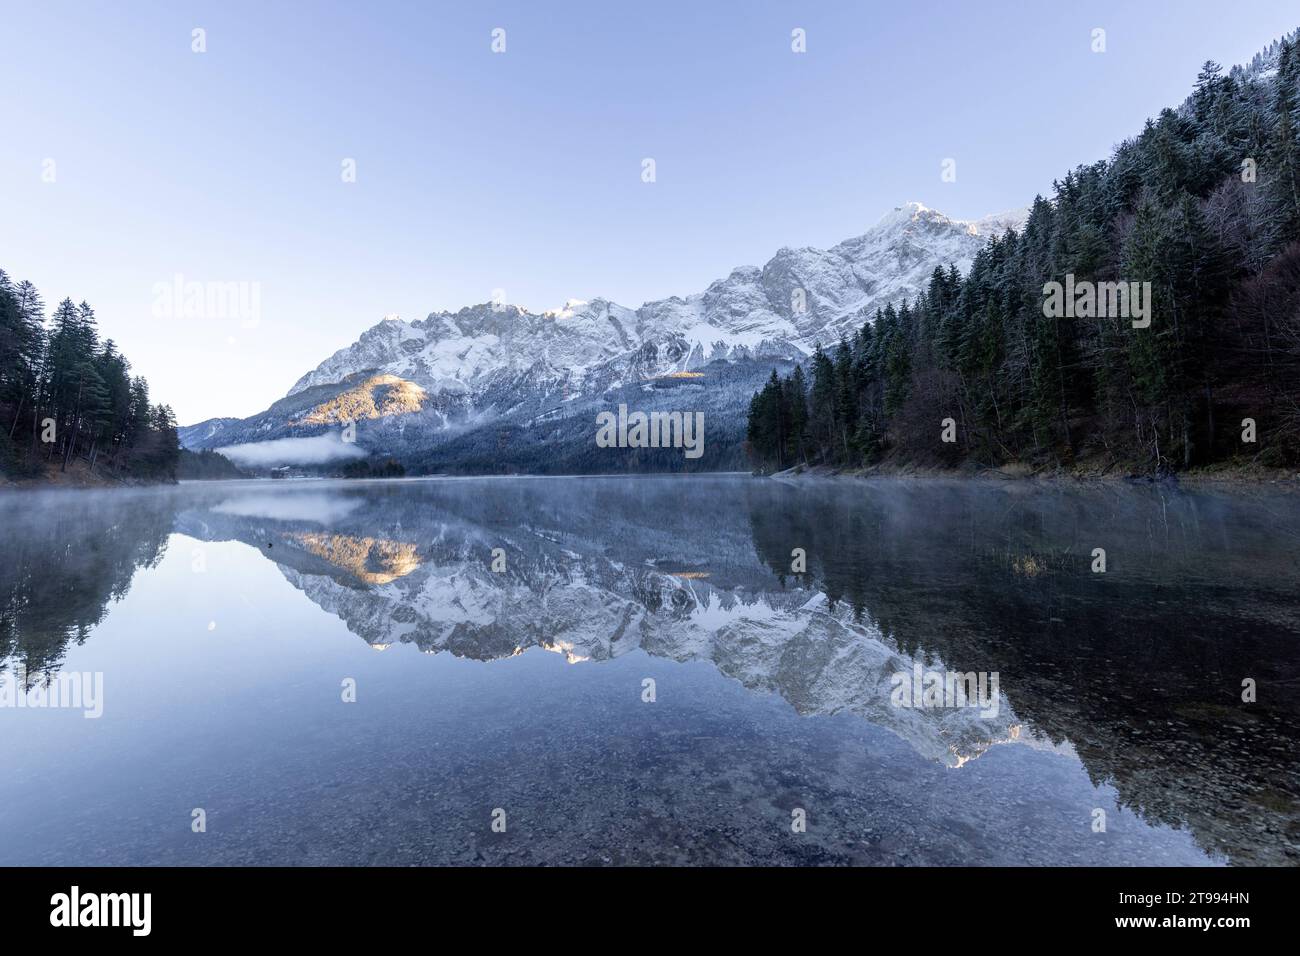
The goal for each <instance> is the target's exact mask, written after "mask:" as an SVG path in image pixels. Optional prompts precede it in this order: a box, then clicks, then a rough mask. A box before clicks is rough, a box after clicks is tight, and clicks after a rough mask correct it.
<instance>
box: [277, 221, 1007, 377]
mask: <svg viewBox="0 0 1300 956" xmlns="http://www.w3.org/2000/svg"><path fill="white" fill-rule="evenodd" d="M1023 218H1024V213H1004V214H1002V215H1000V216H990V217H988V218H986V219H983V220H979V221H978V222H962V221H958V220H952V219H949V218H947V217H946V216H944V215H943V214H941V213H939V212H936V211H934V210H932V209H927V208H926V207H925V206H922V205H921V204H920V203H908V204H907V205H905V206H900V207H899V208H897V209H895V210H894V211H892V212H890V213H888V214H887V215H886V216H884V217H883V218H882V219H881V220H880V222H878V223H877V224H876V225H875V226H874V227H872V228H871V229H870V230H868V231H867V232H866V233H864V234H863V235H861V236H857V237H855V238H853V239H848V240H845V241H844V242H841V243H840V244H838V245H836V246H833V247H831V248H830V249H815V248H811V247H806V248H801V249H790V248H783V249H781V250H779V251H778V252H777V253H776V255H774V256H773V257H772V258H771V259H770V260H768V262H767V263H766V264H765V265H764V266H762V267H761V268H759V267H756V266H742V267H739V268H737V269H735V270H733V271H732V272H731V274H730V275H729V276H727V277H726V278H725V279H719V280H717V281H716V282H714V283H713V284H712V285H710V286H709V287H708V288H707V289H705V290H704V291H703V292H700V293H696V294H695V295H691V296H688V297H686V298H685V299H682V298H678V297H673V298H669V299H661V300H659V301H655V302H647V303H645V304H644V305H642V306H641V307H640V308H639V309H635V310H634V309H629V308H626V307H624V306H621V305H618V304H616V303H613V302H610V301H608V300H606V299H599V298H598V299H593V300H592V301H590V302H577V301H573V300H571V301H570V302H568V303H566V304H565V307H564V308H563V309H559V310H555V311H550V312H540V313H535V312H530V311H528V310H526V309H523V308H520V307H518V306H514V305H500V304H496V305H492V304H484V305H476V306H471V307H469V308H465V309H461V310H460V311H459V312H455V313H450V312H438V313H432V314H430V315H429V316H428V317H427V318H426V319H423V320H417V321H414V322H409V323H408V322H404V321H402V320H400V319H386V320H384V321H382V322H380V323H379V324H378V325H376V326H374V327H373V328H371V329H369V330H368V331H367V332H365V333H364V334H363V335H362V336H361V338H360V339H358V340H357V341H356V342H355V343H354V344H352V345H350V346H348V347H347V348H345V349H341V350H339V351H338V352H335V353H334V355H332V356H330V358H328V359H326V360H325V361H324V362H322V363H321V364H320V365H319V366H317V367H316V368H315V369H314V370H312V371H311V372H308V373H307V374H306V375H304V376H303V377H302V378H300V379H299V380H298V382H297V383H296V384H295V385H294V386H293V388H291V389H290V390H289V394H290V395H293V394H295V393H296V392H299V391H302V390H303V389H306V388H310V387H311V386H313V385H324V384H330V383H334V382H338V381H341V380H342V379H343V378H345V377H346V376H348V375H351V374H354V373H356V372H360V371H365V370H379V371H382V372H385V373H388V374H391V375H397V376H400V377H402V378H404V379H408V380H410V381H414V382H417V383H419V384H420V385H422V386H423V387H425V388H426V389H430V390H432V391H440V390H450V391H461V392H463V391H474V390H476V389H477V388H480V387H482V386H483V385H484V384H485V383H486V382H487V381H488V380H490V379H492V378H493V377H499V376H501V375H502V374H520V373H522V372H523V371H525V370H527V369H530V368H538V367H542V368H546V369H549V370H551V371H553V372H554V373H555V376H556V377H557V378H558V379H563V380H565V381H566V382H568V383H569V385H570V386H571V387H579V388H580V387H582V384H583V382H584V381H585V380H586V378H587V373H588V372H589V371H590V370H592V369H594V368H596V367H597V366H600V365H601V364H603V363H607V362H610V361H612V360H616V359H619V358H620V357H626V356H628V355H629V354H630V353H635V352H638V351H641V352H646V353H648V354H652V355H653V358H651V359H650V360H649V364H648V366H647V367H645V371H647V372H649V373H651V374H654V373H658V374H663V373H666V372H670V371H685V370H688V369H690V368H694V367H698V366H699V365H702V364H703V363H705V362H707V361H710V360H712V359H716V358H725V359H730V358H736V357H740V356H749V357H758V356H768V355H775V356H783V357H795V356H797V355H800V354H802V355H807V354H809V353H811V351H812V350H813V348H814V347H815V346H816V345H817V344H818V343H821V344H829V343H833V342H834V341H835V340H837V339H838V338H839V336H840V335H841V334H842V333H844V332H847V331H850V330H851V329H854V328H856V327H857V326H859V325H861V324H862V322H863V321H865V320H866V319H868V318H870V317H871V316H872V315H873V314H874V312H875V310H876V309H877V308H883V307H884V306H885V305H886V304H888V303H890V302H893V303H897V302H899V301H900V300H902V299H903V298H912V297H915V296H916V295H917V293H918V292H920V291H921V290H922V289H923V288H924V286H925V283H926V282H927V280H928V279H929V277H930V273H931V272H932V271H933V270H934V268H935V266H947V265H949V264H953V265H956V266H957V268H958V269H960V270H962V271H965V270H966V269H968V268H969V267H970V262H971V259H972V257H973V256H974V254H975V252H976V250H978V249H979V247H980V246H981V245H982V244H983V243H984V242H985V241H986V240H987V238H988V236H989V235H990V234H991V232H993V231H999V232H1000V231H1002V230H1004V229H1006V228H1009V227H1014V226H1018V225H1019V224H1020V223H1022V222H1023ZM800 290H801V293H800ZM800 294H802V296H803V298H804V303H805V305H806V308H804V309H803V310H800V309H799V308H798V306H797V297H798V296H799V295H800Z"/></svg>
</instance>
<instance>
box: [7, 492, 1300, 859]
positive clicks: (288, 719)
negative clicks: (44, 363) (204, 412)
mask: <svg viewBox="0 0 1300 956" xmlns="http://www.w3.org/2000/svg"><path fill="white" fill-rule="evenodd" d="M0 525H2V526H3V527H4V528H5V539H6V543H5V560H4V563H3V565H2V566H0V661H3V665H2V667H3V670H4V673H5V679H6V680H11V681H12V680H14V679H19V680H21V681H22V682H23V683H24V684H25V686H27V687H40V686H42V684H44V683H47V682H50V681H53V680H56V679H57V678H58V675H60V674H73V673H76V674H83V673H84V674H101V675H102V700H101V701H100V705H101V706H102V716H100V717H99V718H97V719H94V720H86V719H84V718H83V716H82V714H81V713H80V712H78V711H76V710H74V709H72V708H57V707H51V708H25V707H24V708H20V707H4V708H0V760H3V761H4V765H5V766H6V768H9V769H8V772H7V773H6V774H5V775H4V776H3V778H0V864H87V863H89V864H118V863H121V864H141V863H143V864H155V863H156V864H168V863H171V864H236V863H263V864H325V863H336V864H367V863H391V864H405V863H420V864H436V863H482V862H489V863H597V864H599V863H641V862H667V863H685V862H696V863H867V864H891V865H892V864H974V865H979V864H998V863H1002V864H1007V863H1011V864H1019V863H1029V864H1035V863H1082V864H1101V865H1110V864H1125V865H1127V864H1204V863H1228V864H1232V863H1237V864H1245V863H1266V864H1292V865H1293V864H1295V863H1296V862H1297V860H1298V859H1300V848H1298V847H1300V823H1298V822H1297V821H1298V806H1300V804H1298V800H1300V756H1298V755H1300V746H1297V744H1300V740H1297V737H1300V729H1298V728H1300V722H1297V719H1296V718H1297V716H1300V715H1298V714H1297V710H1300V705H1297V703H1296V701H1295V699H1294V690H1295V688H1296V686H1297V682H1298V681H1300V645H1298V644H1297V638H1298V637H1300V602H1297V600H1296V597H1295V596H1296V594H1297V593H1300V561H1297V558H1300V508H1297V499H1296V498H1295V496H1294V495H1293V494H1288V493H1283V492H1274V491H1270V490H1266V489H1258V490H1245V491H1240V492H1234V493H1232V494H1223V493H1219V492H1213V491H1199V490H1179V489H1171V488H1167V487H1163V486H1137V487H1135V486H1127V485H1117V484H1089V485H1079V486H1070V485H1063V484H1030V483H1007V484H996V483H986V482H957V481H955V482H942V481H925V482H915V483H909V482H905V481H872V482H835V481H826V482H807V483H802V484H799V485H788V484H783V483H780V482H777V481H769V480H755V479H751V478H748V477H742V476H703V477H676V478H654V477H646V478H575V479H543V478H524V479H518V478H515V479H455V480H430V481H396V482H319V481H304V482H269V481H262V482H213V483H198V484H190V485H182V486H180V487H177V488H170V489H162V490H156V489H151V490H140V491H122V492H111V493H110V492H69V491H51V492H42V493H26V494H6V495H0ZM1097 548H1102V549H1104V550H1105V556H1106V570H1105V572H1104V573H1096V572H1095V571H1094V570H1093V568H1094V566H1095V556H1094V551H1095V549H1097ZM796 550H797V551H801V552H802V553H803V555H804V560H803V562H802V563H798V562H797V561H796V557H795V555H794V552H796ZM795 567H800V568H802V570H801V571H796V570H793V568H795ZM494 568H496V569H495V570H494ZM377 651H383V653H377ZM420 652H425V653H423V654H421V653H420ZM950 671H951V672H958V673H963V674H964V673H971V674H983V675H994V674H996V675H997V678H998V680H997V683H996V692H995V694H994V699H995V701H996V704H997V706H996V707H995V708H987V709H977V708H973V707H929V708H927V707H919V706H918V707H900V706H898V705H897V704H896V702H895V701H892V700H891V686H892V685H893V684H894V682H895V681H894V678H895V675H898V674H900V673H902V674H908V675H910V674H913V673H918V674H919V673H930V672H942V673H946V672H950ZM1247 678H1249V679H1251V680H1253V681H1254V682H1255V685H1256V687H1257V688H1258V696H1257V700H1256V701H1255V702H1253V703H1244V702H1243V701H1242V682H1243V680H1244V679H1247ZM349 680H351V681H353V682H354V686H355V697H356V699H355V702H350V703H345V702H344V700H343V699H342V698H343V696H344V694H343V685H344V684H345V682H347V681H349ZM647 681H650V682H652V683H651V684H650V685H647V683H646V682H647ZM647 686H651V687H653V693H652V694H651V695H650V696H651V697H652V698H653V699H651V700H647V692H646V688H647ZM989 711H994V712H992V713H990V712H989ZM196 808H202V809H203V810H204V811H205V814H206V818H207V832H205V833H194V832H192V830H191V815H192V812H193V811H194V810H195V809H196ZM498 808H501V809H504V810H505V812H506V815H507V818H508V820H509V826H508V828H507V831H506V832H505V833H494V832H493V831H492V830H491V828H490V823H491V815H492V812H493V811H494V810H495V809H498ZM798 810H802V811H804V813H805V814H806V819H807V830H806V832H803V833H795V832H792V829H791V820H792V814H794V813H795V811H798ZM1098 810H1100V811H1103V813H1104V819H1105V831H1104V832H1095V830H1094V821H1095V820H1096V819H1097V817H1096V812H1097V811H1098Z"/></svg>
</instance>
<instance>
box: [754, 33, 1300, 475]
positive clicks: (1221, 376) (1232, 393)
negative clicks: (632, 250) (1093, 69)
mask: <svg viewBox="0 0 1300 956" xmlns="http://www.w3.org/2000/svg"><path fill="white" fill-rule="evenodd" d="M1274 56H1275V57H1276V69H1273V68H1272V62H1273V57H1274ZM1053 185H1054V192H1053V195H1052V198H1051V199H1044V198H1043V197H1041V196H1039V197H1038V198H1036V199H1035V200H1034V203H1033V205H1032V207H1031V209H1030V211H1029V215H1028V219H1027V221H1026V222H1025V223H1024V226H1023V228H1022V229H1021V230H1020V231H1015V230H1011V231H1008V232H1006V233H1005V234H1003V235H1002V236H1000V237H996V238H994V239H991V240H990V242H989V243H988V245H987V246H985V247H984V248H983V249H982V250H981V251H980V252H979V253H978V254H977V255H976V257H975V259H974V262H973V264H972V266H971V269H970V271H969V273H968V274H967V275H964V276H963V275H961V274H960V273H959V272H958V271H957V270H956V269H955V268H953V267H949V268H947V269H942V268H940V269H936V270H935V271H934V273H933V275H932V276H931V278H930V281H929V283H928V287H927V289H926V290H925V292H924V293H923V294H921V295H919V296H917V298H916V299H915V300H913V301H910V302H908V301H904V302H901V303H899V304H898V306H897V308H895V307H894V306H893V305H891V306H890V307H888V308H886V309H884V310H882V311H878V312H877V313H876V314H875V315H874V316H867V315H863V316H862V320H863V321H862V326H861V329H860V331H858V332H857V333H856V334H855V335H854V336H853V337H852V338H851V339H847V338H846V339H842V340H841V341H840V342H839V343H838V344H836V345H833V346H831V347H829V348H826V349H818V350H817V351H816V352H815V353H814V354H813V355H812V356H811V358H810V360H809V362H808V363H807V368H803V367H799V368H795V369H794V371H793V373H792V374H790V375H788V376H784V377H782V376H778V375H777V373H776V371H775V370H774V371H773V373H772V377H771V379H770V381H769V382H768V384H767V385H766V387H764V388H763V389H762V390H761V391H759V392H758V393H757V394H755V395H754V397H753V400H752V402H751V405H750V411H749V421H748V445H749V453H750V457H751V459H752V460H753V462H754V463H755V465H756V466H757V467H759V468H760V469H762V470H771V469H782V468H789V467H792V466H795V465H800V464H809V465H816V464H821V465H831V466H836V467H860V466H868V465H874V464H878V463H883V464H886V465H889V464H896V465H916V466H922V467H956V466H987V467H996V466H1001V465H1006V464H1009V463H1013V462H1014V463H1021V464H1025V465H1029V466H1031V467H1035V468H1048V469H1051V468H1057V467H1059V468H1062V469H1071V468H1076V467H1077V468H1080V469H1087V470H1093V471H1097V470H1106V469H1110V468H1116V469H1121V468H1122V469H1130V470H1134V471H1138V472H1141V473H1145V474H1162V473H1168V472H1174V471H1179V470H1183V469H1187V468H1190V467H1195V466H1202V465H1210V464H1214V463H1221V462H1234V463H1240V464H1242V465H1260V466H1266V467H1289V466H1294V465H1296V464H1297V463H1300V33H1298V34H1293V35H1292V37H1291V38H1288V39H1285V40H1283V41H1281V42H1280V43H1279V44H1275V46H1274V47H1273V48H1272V49H1271V50H1269V51H1266V54H1265V58H1262V59H1257V62H1256V63H1254V64H1252V65H1251V66H1249V67H1247V68H1245V69H1243V68H1240V67H1234V68H1233V69H1232V70H1231V71H1228V72H1227V73H1225V72H1224V71H1223V70H1222V69H1221V68H1220V67H1219V65H1218V64H1215V63H1213V62H1209V63H1206V64H1205V65H1204V67H1203V68H1202V70H1201V72H1200V74H1199V75H1198V77H1197V79H1196V83H1195V88H1194V92H1193V93H1192V95H1191V97H1190V98H1189V99H1188V100H1187V101H1186V102H1185V103H1184V104H1183V106H1182V107H1180V108H1178V109H1166V110H1164V111H1163V112H1162V113H1161V114H1160V116H1159V117H1158V118H1157V119H1155V120H1149V121H1148V122H1147V123H1146V126H1145V128H1144V129H1143V130H1142V132H1141V133H1140V134H1139V135H1138V136H1136V137H1134V138H1132V139H1129V140H1127V141H1125V142H1123V143H1121V144H1120V145H1119V146H1118V147H1116V149H1115V150H1114V152H1113V154H1112V155H1111V157H1110V159H1109V160H1106V161H1101V162H1097V163H1095V164H1093V165H1090V166H1081V167H1079V168H1077V169H1075V170H1074V171H1073V172H1070V173H1068V174H1067V175H1066V176H1065V178H1064V179H1063V180H1060V181H1058V182H1056V183H1054V184H1053ZM1067 276H1073V280H1072V281H1073V282H1075V283H1081V282H1085V281H1086V282H1092V283H1097V284H1100V283H1108V282H1124V283H1145V282H1149V283H1150V284H1151V285H1150V303H1149V304H1150V313H1149V315H1150V325H1149V326H1148V327H1146V328H1135V327H1134V326H1133V323H1132V322H1131V321H1130V320H1129V318H1128V317H1109V318H1107V317H1091V316H1090V317H1068V318H1067V317H1053V316H1052V315H1050V314H1049V313H1051V312H1054V311H1057V310H1052V309H1045V308H1044V299H1045V290H1044V286H1045V285H1046V284H1047V283H1050V282H1059V283H1063V284H1064V283H1066V281H1067ZM1084 311H1085V312H1086V311H1090V310H1084ZM946 419H951V420H952V421H951V422H950V423H947V424H946V425H945V420H946ZM1248 419H1249V420H1250V421H1249V422H1247V421H1246V420H1248ZM945 432H946V434H945ZM945 438H946V439H948V440H945Z"/></svg>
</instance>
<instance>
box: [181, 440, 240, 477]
mask: <svg viewBox="0 0 1300 956" xmlns="http://www.w3.org/2000/svg"><path fill="white" fill-rule="evenodd" d="M176 477H177V478H178V479H179V480H181V481H216V480H221V479H226V478H249V477H251V475H250V474H249V472H246V471H244V469H242V468H240V467H239V466H238V465H236V464H235V463H234V462H233V461H231V460H230V459H229V458H227V457H226V456H225V455H223V454H221V453H220V452H216V451H213V450H212V449H211V448H204V449H203V450H202V451H190V450H189V449H188V448H182V449H181V452H180V458H179V459H177V462H176Z"/></svg>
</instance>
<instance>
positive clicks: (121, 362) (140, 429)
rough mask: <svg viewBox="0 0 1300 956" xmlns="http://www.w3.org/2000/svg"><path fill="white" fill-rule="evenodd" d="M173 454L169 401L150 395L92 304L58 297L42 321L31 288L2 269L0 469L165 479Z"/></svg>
mask: <svg viewBox="0 0 1300 956" xmlns="http://www.w3.org/2000/svg"><path fill="white" fill-rule="evenodd" d="M179 454H180V451H179V443H178V441H177V437H176V418H175V416H174V414H173V413H172V410H171V408H170V407H169V406H167V405H153V404H150V401H149V385H148V383H147V382H146V381H145V380H144V378H142V377H141V376H139V375H135V376H133V375H131V363H130V362H128V361H127V359H126V357H125V356H124V355H122V354H121V353H120V352H119V351H118V349H117V345H116V344H115V343H114V342H113V340H112V339H102V340H101V339H100V335H99V330H98V327H97V323H96V320H95V313H94V310H93V309H91V307H90V306H89V305H87V304H86V303H85V302H82V303H81V304H80V305H74V304H73V302H72V300H71V299H64V300H63V301H62V302H60V303H59V305H58V306H57V307H56V308H55V309H54V312H53V314H52V315H51V316H50V317H49V320H48V321H47V320H46V315H45V305H44V303H43V302H42V300H41V295H40V293H39V292H38V291H37V290H36V287H35V286H33V285H32V284H31V283H30V282H26V281H24V282H17V283H15V282H14V281H13V280H11V279H10V278H9V276H8V275H7V274H6V273H5V272H4V271H3V270H0V475H4V476H7V477H10V478H39V477H42V476H46V475H52V474H54V473H66V472H68V471H79V472H80V471H84V472H85V473H87V474H88V475H89V476H91V477H92V478H98V479H106V480H113V479H118V480H123V481H126V480H136V481H171V480H173V479H174V478H175V474H176V462H177V458H178V457H179Z"/></svg>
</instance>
